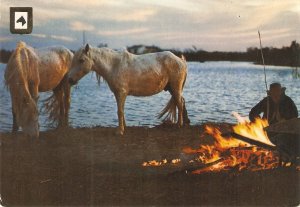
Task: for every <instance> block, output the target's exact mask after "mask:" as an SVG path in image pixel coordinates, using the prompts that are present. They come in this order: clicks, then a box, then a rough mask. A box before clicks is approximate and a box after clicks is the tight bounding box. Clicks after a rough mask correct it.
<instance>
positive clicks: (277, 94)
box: [249, 83, 300, 162]
mask: <svg viewBox="0 0 300 207" xmlns="http://www.w3.org/2000/svg"><path fill="white" fill-rule="evenodd" d="M261 113H263V118H265V119H268V122H269V125H273V124H275V123H278V122H282V121H285V120H289V119H293V118H297V117H298V109H297V107H296V105H295V103H294V101H293V100H292V99H291V98H290V97H289V96H287V95H286V94H285V88H283V87H281V84H280V83H272V84H270V89H269V91H268V96H267V97H265V98H264V99H263V100H261V101H260V102H259V103H258V104H256V105H255V106H254V107H253V108H252V109H251V111H250V113H249V119H250V121H252V122H253V121H254V120H255V118H257V117H260V114H261ZM268 136H269V138H270V140H271V142H273V143H274V144H275V145H276V146H277V148H278V151H279V152H280V154H281V155H282V156H284V157H285V158H287V159H288V161H292V162H293V161H294V160H295V159H296V157H298V156H300V153H299V150H300V146H299V143H300V137H299V135H294V134H289V133H282V134H278V133H268Z"/></svg>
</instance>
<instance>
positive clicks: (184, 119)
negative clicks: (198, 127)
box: [182, 97, 191, 125]
mask: <svg viewBox="0 0 300 207" xmlns="http://www.w3.org/2000/svg"><path fill="white" fill-rule="evenodd" d="M182 104H183V124H184V125H189V124H190V123H191V121H190V119H189V117H188V113H187V110H186V107H185V99H184V98H183V97H182Z"/></svg>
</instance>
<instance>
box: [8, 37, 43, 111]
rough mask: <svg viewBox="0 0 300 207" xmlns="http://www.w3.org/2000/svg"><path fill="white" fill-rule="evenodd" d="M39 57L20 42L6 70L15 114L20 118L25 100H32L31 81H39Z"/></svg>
mask: <svg viewBox="0 0 300 207" xmlns="http://www.w3.org/2000/svg"><path fill="white" fill-rule="evenodd" d="M37 67H38V57H37V56H36V54H35V53H34V51H33V48H30V47H27V46H26V44H25V42H19V43H18V44H17V47H16V49H15V51H14V52H13V53H12V55H11V57H10V58H9V61H8V63H7V65H6V69H5V74H4V78H5V85H6V87H7V89H9V90H10V92H11V97H12V100H13V102H12V104H13V107H14V112H15V113H16V115H17V116H18V114H19V113H20V111H21V110H22V107H23V104H24V99H29V98H32V97H31V94H30V91H29V84H30V82H31V81H36V80H39V75H38V69H37Z"/></svg>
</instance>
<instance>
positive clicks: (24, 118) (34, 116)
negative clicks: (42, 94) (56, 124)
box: [17, 97, 39, 138]
mask: <svg viewBox="0 0 300 207" xmlns="http://www.w3.org/2000/svg"><path fill="white" fill-rule="evenodd" d="M22 101H23V104H22V109H21V110H20V111H19V112H18V113H17V122H18V125H19V126H21V127H22V129H23V132H24V133H25V134H26V135H28V136H30V137H33V138H37V137H39V113H38V107H37V103H36V101H35V100H34V99H32V98H31V97H24V98H23V100H22Z"/></svg>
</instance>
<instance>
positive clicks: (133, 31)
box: [98, 28, 149, 36]
mask: <svg viewBox="0 0 300 207" xmlns="http://www.w3.org/2000/svg"><path fill="white" fill-rule="evenodd" d="M148 30H149V29H148V28H134V29H125V30H106V31H98V34H99V35H102V36H119V35H121V36H122V35H133V34H140V33H144V32H147V31H148Z"/></svg>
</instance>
